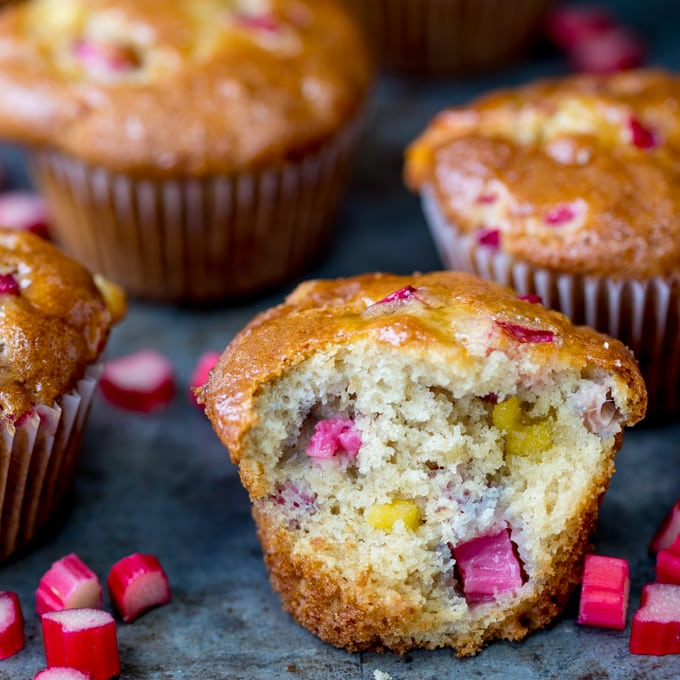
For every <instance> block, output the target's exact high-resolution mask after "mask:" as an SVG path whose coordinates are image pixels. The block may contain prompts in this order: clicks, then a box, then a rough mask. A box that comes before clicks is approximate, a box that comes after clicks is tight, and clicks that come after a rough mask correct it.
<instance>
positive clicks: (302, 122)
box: [0, 0, 372, 176]
mask: <svg viewBox="0 0 680 680" xmlns="http://www.w3.org/2000/svg"><path fill="white" fill-rule="evenodd" d="M371 76H372V69H371V62H370V58H369V56H368V51H367V49H366V47H365V44H364V41H363V37H362V35H361V32H360V30H359V28H358V27H357V26H356V24H355V22H354V21H353V20H352V19H351V18H350V17H349V16H348V14H347V12H346V10H343V9H342V8H341V7H339V6H337V4H335V3H333V2H332V1H331V0H192V2H185V1H182V0H28V1H27V2H23V3H19V4H17V5H13V6H8V7H6V8H4V9H2V10H0V135H1V136H3V137H5V138H9V139H12V140H15V141H18V142H23V143H28V144H37V145H47V146H49V147H54V148H57V149H59V150H61V151H64V152H66V153H68V154H71V155H74V156H76V157H78V158H81V159H82V160H84V161H86V162H89V163H92V164H101V165H104V166H105V167H107V168H109V169H110V170H114V171H116V170H121V171H127V172H139V173H144V174H145V175H152V176H156V175H159V176H165V175H168V174H172V175H175V176H176V175H178V174H186V175H191V176H200V175H203V174H208V173H213V172H229V171H232V170H251V169H257V168H258V167H261V166H264V165H271V164H278V163H283V162H285V161H286V160H289V159H294V158H296V157H297V156H299V155H300V154H302V153H305V152H307V151H309V150H313V149H314V148H316V147H318V146H320V145H322V144H323V143H324V142H325V141H327V140H328V138H329V137H332V136H333V135H334V134H335V133H337V131H338V130H339V128H341V127H342V126H343V125H344V124H345V123H347V122H348V120H349V119H351V118H352V117H353V116H354V115H355V114H356V113H357V112H358V111H359V110H360V108H361V105H362V102H363V101H364V100H365V96H366V94H367V90H368V88H369V85H370V82H371Z"/></svg>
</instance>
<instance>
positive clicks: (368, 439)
mask: <svg viewBox="0 0 680 680" xmlns="http://www.w3.org/2000/svg"><path fill="white" fill-rule="evenodd" d="M198 396H199V400H200V401H201V402H202V403H204V404H205V406H206V414H207V416H208V418H209V419H210V420H211V422H212V424H213V426H214V428H215V430H216V432H217V434H218V435H219V437H220V438H221V440H222V441H223V443H224V444H225V445H226V446H227V447H228V449H229V452H230V455H231V458H232V460H233V461H234V462H235V463H237V464H238V466H239V473H240V475H241V479H242V481H243V484H244V486H245V487H246V488H247V490H248V493H249V495H250V499H251V501H252V502H253V516H254V518H255V522H256V525H257V531H258V536H259V539H260V541H261V543H262V548H263V553H264V558H265V561H266V564H267V567H268V570H269V575H270V579H271V583H272V585H273V587H274V588H275V589H276V590H277V591H278V592H279V594H280V596H281V599H282V602H283V606H284V607H285V609H286V610H287V611H288V612H290V613H291V615H292V616H293V617H294V618H295V619H296V620H297V621H298V622H299V623H300V624H302V625H304V626H305V627H307V628H308V629H309V630H311V631H312V632H314V633H315V634H317V635H318V636H319V637H321V638H322V639H323V640H326V641H328V642H330V643H332V644H334V645H337V646H340V647H344V648H346V649H347V650H349V651H359V650H385V649H389V650H392V651H395V652H397V653H403V652H405V651H407V650H408V649H411V648H413V647H427V648H434V647H440V646H445V645H446V646H451V647H453V648H454V649H455V650H456V652H457V653H458V654H459V655H461V656H465V655H469V654H474V653H476V652H477V651H479V650H480V649H481V648H482V647H483V645H484V644H486V643H487V642H488V641H490V640H492V639H493V638H505V639H510V640H519V639H521V638H523V637H524V636H526V635H527V634H528V633H529V632H530V631H532V630H535V629H537V628H540V627H542V626H544V625H546V624H547V623H548V622H549V621H551V620H552V619H553V618H554V617H555V616H557V615H558V614H559V612H560V611H561V610H562V608H563V607H564V604H565V602H566V600H567V597H568V595H569V593H570V592H571V591H572V590H573V588H574V587H575V586H576V584H577V583H578V581H579V578H580V574H581V568H582V559H583V555H584V553H585V551H586V548H587V546H588V540H589V537H590V535H591V533H592V530H593V527H594V525H595V521H596V518H597V511H598V507H599V503H600V501H601V499H602V495H603V494H604V492H605V491H606V489H607V486H608V484H609V479H610V477H611V475H612V473H613V471H614V456H615V454H616V452H617V450H618V449H619V447H620V445H621V442H622V435H623V426H624V425H632V424H634V423H635V422H637V421H638V420H640V419H641V418H642V417H643V415H644V413H645V408H646V392H645V386H644V383H643V381H642V378H641V376H640V373H639V371H638V369H637V366H636V364H635V361H634V360H633V358H632V357H631V355H630V353H629V352H628V351H627V349H626V348H625V347H624V346H623V345H622V344H621V343H620V342H618V341H616V340H613V339H611V338H607V337H606V336H604V335H601V334H598V333H596V332H595V331H593V330H591V329H589V328H585V327H575V326H573V325H572V324H571V323H570V322H569V321H568V320H567V318H566V317H565V316H563V315H561V314H559V313H556V312H551V311H548V310H547V309H545V308H544V307H542V306H541V305H540V304H538V303H536V302H535V301H534V300H533V299H519V298H518V297H517V295H516V293H514V291H512V290H510V289H508V288H505V287H502V286H500V285H498V284H494V283H490V282H485V281H482V280H480V279H477V278H475V277H473V276H472V275H469V274H463V273H457V272H444V273H431V274H423V275H421V274H414V275H413V276H408V277H400V276H393V275H387V274H370V275H364V276H358V277H354V278H348V279H340V280H337V281H311V282H308V283H305V284H302V285H301V286H300V287H298V288H297V290H295V291H294V292H293V293H292V294H291V295H290V296H289V297H288V298H287V300H286V301H285V302H284V303H283V304H282V305H280V306H278V307H275V308H273V309H271V310H269V311H267V312H264V313H263V314H261V315H259V316H258V317H256V318H255V319H254V320H253V321H252V322H251V323H250V324H248V325H247V326H246V328H245V329H243V330H242V331H241V332H240V333H239V334H238V335H237V336H236V337H235V338H234V340H233V341H232V343H231V344H230V345H229V347H228V348H227V349H226V350H225V352H224V354H223V355H222V357H221V359H220V360H219V362H218V364H217V366H216V367H215V369H214V370H213V371H212V373H211V375H210V378H209V379H208V382H207V383H206V385H204V386H203V387H202V388H201V389H200V390H198ZM497 541H502V542H504V545H505V549H504V550H502V551H501V553H502V554H501V553H495V552H494V555H496V556H497V559H493V562H492V563H493V564H494V565H496V566H494V567H492V568H491V571H492V572H493V571H494V569H496V568H498V565H503V568H507V569H513V570H514V583H513V584H508V583H507V581H506V582H503V577H501V578H500V580H496V581H495V582H494V585H493V592H492V593H488V592H487V593H484V595H483V596H481V597H480V598H477V595H476V593H475V592H474V591H473V586H470V581H468V580H466V579H467V576H466V575H465V574H464V571H463V566H462V565H463V563H464V557H461V555H463V554H464V551H465V550H466V549H467V548H468V547H469V546H470V545H471V544H475V545H476V546H478V548H475V549H474V550H475V551H476V550H477V549H479V553H478V559H479V560H480V561H481V562H485V564H486V566H487V568H488V566H489V563H490V562H491V560H492V557H491V556H490V554H489V550H490V548H489V547H488V546H489V545H491V544H493V545H497V543H496V542H497ZM482 545H485V546H487V547H486V548H480V547H479V546H482ZM511 546H512V547H511ZM485 550H486V551H487V552H486V553H485ZM494 550H495V548H494ZM468 586H470V589H469V590H468Z"/></svg>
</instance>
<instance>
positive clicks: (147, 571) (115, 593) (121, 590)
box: [106, 553, 171, 623]
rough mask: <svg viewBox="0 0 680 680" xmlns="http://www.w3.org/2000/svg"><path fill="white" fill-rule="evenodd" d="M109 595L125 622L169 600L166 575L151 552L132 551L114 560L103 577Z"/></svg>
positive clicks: (168, 586) (129, 621) (168, 585)
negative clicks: (105, 577) (109, 569)
mask: <svg viewBox="0 0 680 680" xmlns="http://www.w3.org/2000/svg"><path fill="white" fill-rule="evenodd" d="M106 585H107V587H108V589H109V595H110V596H111V601H112V602H113V604H114V606H115V608H116V609H117V610H118V612H119V613H120V615H121V618H122V619H123V621H125V623H131V622H132V621H134V620H135V619H136V618H137V617H138V616H140V614H143V613H144V612H145V611H147V610H148V609H151V608H152V607H159V606H160V605H164V604H167V603H168V602H170V600H171V593H170V584H169V583H168V577H167V576H166V574H165V571H164V570H163V567H162V566H161V564H160V562H159V561H158V559H157V558H156V557H154V556H153V555H143V554H141V553H133V554H132V555H128V556H127V557H124V558H123V559H122V560H120V561H118V562H116V564H114V565H113V566H112V567H111V571H110V572H109V576H108V578H107V579H106Z"/></svg>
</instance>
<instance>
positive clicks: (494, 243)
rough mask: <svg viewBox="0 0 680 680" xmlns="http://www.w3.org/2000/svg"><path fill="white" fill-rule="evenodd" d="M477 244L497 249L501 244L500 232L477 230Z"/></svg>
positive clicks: (497, 230)
mask: <svg viewBox="0 0 680 680" xmlns="http://www.w3.org/2000/svg"><path fill="white" fill-rule="evenodd" d="M476 237H477V243H479V245H480V246H487V247H488V248H498V247H499V246H500V244H501V232H500V230H499V229H478V230H477V232H476Z"/></svg>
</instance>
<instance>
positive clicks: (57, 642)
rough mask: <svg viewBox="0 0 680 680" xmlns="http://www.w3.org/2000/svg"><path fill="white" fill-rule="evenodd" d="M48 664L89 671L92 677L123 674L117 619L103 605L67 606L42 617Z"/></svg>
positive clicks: (105, 679)
mask: <svg viewBox="0 0 680 680" xmlns="http://www.w3.org/2000/svg"><path fill="white" fill-rule="evenodd" d="M41 622H42V633H43V643H44V645H45V659H46V660H47V665H48V666H66V667H68V668H75V669H77V670H79V671H82V672H83V673H85V674H87V673H89V674H90V675H91V676H92V680H109V679H110V678H113V677H114V676H116V675H119V674H120V657H119V655H118V640H117V638H116V622H115V621H114V619H113V617H112V616H111V614H109V613H108V612H105V611H103V610H101V609H64V610H63V611H59V612H48V613H47V614H43V616H42V618H41Z"/></svg>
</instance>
